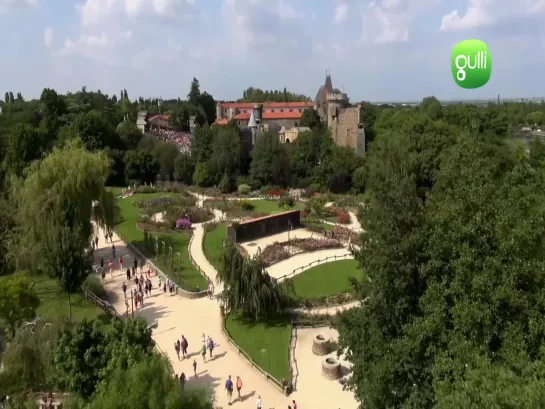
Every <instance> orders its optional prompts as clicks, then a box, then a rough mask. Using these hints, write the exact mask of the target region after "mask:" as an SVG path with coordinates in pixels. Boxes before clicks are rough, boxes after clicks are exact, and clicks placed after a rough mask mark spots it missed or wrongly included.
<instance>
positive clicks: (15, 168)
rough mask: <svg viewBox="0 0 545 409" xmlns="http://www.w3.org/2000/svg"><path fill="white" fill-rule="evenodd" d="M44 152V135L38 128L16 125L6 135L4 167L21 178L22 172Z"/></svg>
mask: <svg viewBox="0 0 545 409" xmlns="http://www.w3.org/2000/svg"><path fill="white" fill-rule="evenodd" d="M45 151H46V141H45V135H44V134H43V132H41V131H40V130H39V129H38V128H33V127H32V126H30V125H27V124H17V125H15V126H14V127H12V128H11V129H10V132H9V133H8V135H7V147H6V157H5V166H6V170H7V171H8V172H13V173H14V174H15V175H17V176H22V174H23V170H24V169H25V168H26V167H27V166H28V165H30V163H31V162H32V161H34V160H37V159H40V158H41V156H42V154H43V153H44V152H45Z"/></svg>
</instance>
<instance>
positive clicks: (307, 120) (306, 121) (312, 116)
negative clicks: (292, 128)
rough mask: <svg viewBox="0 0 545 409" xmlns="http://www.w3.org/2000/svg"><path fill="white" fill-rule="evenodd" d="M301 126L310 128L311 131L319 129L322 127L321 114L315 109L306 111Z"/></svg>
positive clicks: (300, 122)
mask: <svg viewBox="0 0 545 409" xmlns="http://www.w3.org/2000/svg"><path fill="white" fill-rule="evenodd" d="M299 126H308V127H309V128H311V129H316V128H319V127H320V126H322V120H321V119H320V114H318V112H317V111H316V110H314V109H305V110H304V111H303V115H302V116H301V120H300V121H299Z"/></svg>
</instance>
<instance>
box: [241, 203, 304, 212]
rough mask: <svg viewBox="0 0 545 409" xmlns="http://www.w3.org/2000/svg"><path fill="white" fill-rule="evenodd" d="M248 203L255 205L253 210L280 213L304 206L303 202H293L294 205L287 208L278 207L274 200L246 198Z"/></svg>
mask: <svg viewBox="0 0 545 409" xmlns="http://www.w3.org/2000/svg"><path fill="white" fill-rule="evenodd" d="M248 202H249V203H251V204H253V205H254V206H255V208H254V212H258V213H268V214H275V213H282V212H287V211H290V210H303V209H304V208H305V206H304V204H303V203H300V202H295V205H294V206H293V207H291V208H289V209H285V208H283V207H278V201H276V200H248Z"/></svg>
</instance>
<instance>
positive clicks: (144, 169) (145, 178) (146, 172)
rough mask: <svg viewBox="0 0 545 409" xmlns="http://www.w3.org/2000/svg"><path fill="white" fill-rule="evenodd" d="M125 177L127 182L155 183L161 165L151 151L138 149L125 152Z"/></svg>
mask: <svg viewBox="0 0 545 409" xmlns="http://www.w3.org/2000/svg"><path fill="white" fill-rule="evenodd" d="M124 160H125V178H126V180H127V183H129V184H130V183H134V182H139V183H153V182H154V181H155V180H156V178H157V175H158V173H159V170H160V165H159V163H157V160H156V159H155V158H154V157H153V155H152V154H151V153H148V152H146V151H144V150H141V149H138V150H134V151H127V153H125V158H124Z"/></svg>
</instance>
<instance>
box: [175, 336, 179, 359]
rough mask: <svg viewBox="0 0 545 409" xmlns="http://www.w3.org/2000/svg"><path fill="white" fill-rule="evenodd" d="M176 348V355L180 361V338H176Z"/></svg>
mask: <svg viewBox="0 0 545 409" xmlns="http://www.w3.org/2000/svg"><path fill="white" fill-rule="evenodd" d="M174 350H175V351H176V356H177V357H178V361H179V360H180V340H176V342H175V343H174Z"/></svg>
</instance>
